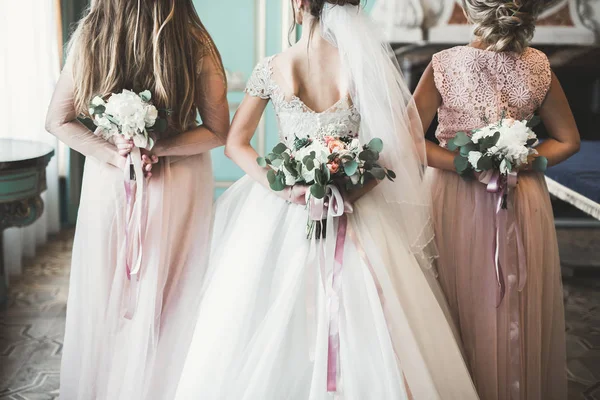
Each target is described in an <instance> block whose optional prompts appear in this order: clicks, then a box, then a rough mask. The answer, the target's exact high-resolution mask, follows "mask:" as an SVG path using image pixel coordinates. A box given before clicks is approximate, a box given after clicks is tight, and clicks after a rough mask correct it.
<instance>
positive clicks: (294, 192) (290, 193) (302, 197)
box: [275, 185, 309, 206]
mask: <svg viewBox="0 0 600 400" xmlns="http://www.w3.org/2000/svg"><path fill="white" fill-rule="evenodd" d="M308 188H309V187H308V186H307V185H294V186H292V187H287V188H285V189H284V190H282V191H280V192H275V193H276V194H277V195H278V196H279V197H281V198H282V199H284V200H285V201H289V202H290V203H294V204H298V205H301V206H305V205H306V192H307V191H308Z"/></svg>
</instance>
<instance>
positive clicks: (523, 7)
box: [462, 0, 544, 53]
mask: <svg viewBox="0 0 600 400" xmlns="http://www.w3.org/2000/svg"><path fill="white" fill-rule="evenodd" d="M462 1H463V7H464V9H465V11H466V13H467V15H468V17H469V20H471V22H473V23H474V24H475V35H476V36H477V37H478V38H479V39H480V40H481V41H482V43H484V44H485V45H487V46H488V47H487V48H488V50H492V51H498V52H500V51H514V52H518V53H520V52H522V51H523V50H525V48H526V47H527V46H528V44H529V41H530V40H531V39H532V38H533V34H534V32H535V20H536V18H537V16H538V15H539V13H540V11H541V9H542V6H543V4H544V0H512V1H511V0H508V1H507V0H462Z"/></svg>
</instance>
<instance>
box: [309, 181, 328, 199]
mask: <svg viewBox="0 0 600 400" xmlns="http://www.w3.org/2000/svg"><path fill="white" fill-rule="evenodd" d="M310 194H312V195H313V196H315V197H316V198H317V199H322V198H323V197H325V186H323V185H319V184H316V183H315V184H314V185H312V186H311V187H310Z"/></svg>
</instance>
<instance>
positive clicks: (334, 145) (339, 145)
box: [327, 139, 346, 153]
mask: <svg viewBox="0 0 600 400" xmlns="http://www.w3.org/2000/svg"><path fill="white" fill-rule="evenodd" d="M327 148H328V149H329V152H331V153H336V152H339V151H341V150H344V149H345V148H346V145H345V144H344V142H342V141H341V140H337V139H334V140H332V141H330V142H328V143H327Z"/></svg>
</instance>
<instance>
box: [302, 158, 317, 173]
mask: <svg viewBox="0 0 600 400" xmlns="http://www.w3.org/2000/svg"><path fill="white" fill-rule="evenodd" d="M304 165H305V166H306V169H308V170H309V171H312V170H313V169H315V159H314V158H309V159H307V160H306V161H305V162H304Z"/></svg>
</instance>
